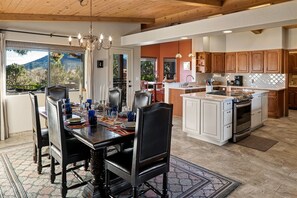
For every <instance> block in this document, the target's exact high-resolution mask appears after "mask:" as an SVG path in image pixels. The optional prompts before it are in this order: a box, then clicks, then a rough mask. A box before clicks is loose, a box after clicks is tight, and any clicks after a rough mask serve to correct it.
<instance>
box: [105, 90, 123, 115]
mask: <svg viewBox="0 0 297 198" xmlns="http://www.w3.org/2000/svg"><path fill="white" fill-rule="evenodd" d="M108 99H109V106H110V107H113V106H117V107H118V111H119V112H121V111H122V90H121V89H120V88H118V87H114V88H111V89H109V92H108Z"/></svg>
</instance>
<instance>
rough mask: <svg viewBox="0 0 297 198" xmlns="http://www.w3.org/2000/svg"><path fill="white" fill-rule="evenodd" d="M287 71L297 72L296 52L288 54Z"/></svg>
mask: <svg viewBox="0 0 297 198" xmlns="http://www.w3.org/2000/svg"><path fill="white" fill-rule="evenodd" d="M288 67H289V73H292V74H297V52H296V53H290V52H289V54H288Z"/></svg>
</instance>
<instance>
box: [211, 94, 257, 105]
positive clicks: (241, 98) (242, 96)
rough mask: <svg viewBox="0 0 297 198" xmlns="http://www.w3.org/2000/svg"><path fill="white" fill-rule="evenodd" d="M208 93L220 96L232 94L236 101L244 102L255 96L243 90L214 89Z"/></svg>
mask: <svg viewBox="0 0 297 198" xmlns="http://www.w3.org/2000/svg"><path fill="white" fill-rule="evenodd" d="M206 94H212V95H220V96H232V97H234V100H233V101H234V102H236V103H238V102H243V101H249V100H251V99H252V98H253V96H252V94H250V93H246V92H242V91H240V92H239V91H236V92H234V91H232V92H226V91H212V92H208V93H206Z"/></svg>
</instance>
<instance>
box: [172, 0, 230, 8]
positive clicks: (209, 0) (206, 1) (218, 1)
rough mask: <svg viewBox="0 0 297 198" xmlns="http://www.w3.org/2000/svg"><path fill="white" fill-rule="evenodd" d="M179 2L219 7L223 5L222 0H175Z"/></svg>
mask: <svg viewBox="0 0 297 198" xmlns="http://www.w3.org/2000/svg"><path fill="white" fill-rule="evenodd" d="M176 1H180V2H184V3H186V4H188V5H198V6H199V5H200V6H201V5H204V6H205V5H206V6H216V7H221V6H223V3H224V1H222V0H176Z"/></svg>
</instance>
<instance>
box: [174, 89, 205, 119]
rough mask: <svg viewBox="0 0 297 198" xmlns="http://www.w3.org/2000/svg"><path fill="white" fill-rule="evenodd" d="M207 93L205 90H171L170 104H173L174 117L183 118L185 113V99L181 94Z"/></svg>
mask: <svg viewBox="0 0 297 198" xmlns="http://www.w3.org/2000/svg"><path fill="white" fill-rule="evenodd" d="M202 91H205V88H191V89H175V88H170V89H169V103H171V104H173V115H175V116H182V113H183V99H182V97H181V96H180V95H181V94H187V93H195V92H202Z"/></svg>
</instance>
